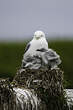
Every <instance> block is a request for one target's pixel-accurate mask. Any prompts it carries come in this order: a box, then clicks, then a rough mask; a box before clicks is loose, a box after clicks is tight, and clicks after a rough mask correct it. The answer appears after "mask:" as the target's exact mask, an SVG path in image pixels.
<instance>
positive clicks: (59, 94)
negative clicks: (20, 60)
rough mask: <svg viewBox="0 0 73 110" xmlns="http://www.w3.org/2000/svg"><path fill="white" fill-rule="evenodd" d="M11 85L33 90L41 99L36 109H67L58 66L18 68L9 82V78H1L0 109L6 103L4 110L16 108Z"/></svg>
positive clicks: (61, 76) (61, 74) (61, 73)
mask: <svg viewBox="0 0 73 110" xmlns="http://www.w3.org/2000/svg"><path fill="white" fill-rule="evenodd" d="M13 87H19V88H21V87H22V88H24V89H29V90H30V91H31V92H33V91H34V93H35V95H37V97H38V98H39V99H40V100H41V101H40V107H39V109H38V110H68V106H67V102H66V99H65V97H64V91H63V72H62V71H61V70H60V69H58V68H57V69H52V70H49V69H47V68H41V69H39V70H34V69H32V70H31V69H28V68H26V69H20V70H18V72H17V74H16V76H15V77H14V80H13V81H12V82H11V83H10V82H9V80H1V81H0V108H1V110H4V108H3V107H5V106H6V105H7V106H6V107H8V109H5V110H16V109H15V108H16V102H15V94H14V91H13V89H12V88H13ZM12 105H13V106H12ZM9 107H10V108H11V109H10V108H9Z"/></svg>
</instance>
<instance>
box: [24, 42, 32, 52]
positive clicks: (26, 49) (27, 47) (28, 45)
mask: <svg viewBox="0 0 73 110" xmlns="http://www.w3.org/2000/svg"><path fill="white" fill-rule="evenodd" d="M30 46H31V45H30V43H28V44H27V46H26V48H25V52H27V51H28V49H29V48H30Z"/></svg>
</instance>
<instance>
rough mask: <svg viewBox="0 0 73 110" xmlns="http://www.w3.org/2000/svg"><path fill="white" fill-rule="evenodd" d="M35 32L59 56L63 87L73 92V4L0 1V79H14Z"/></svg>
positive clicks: (64, 0) (68, 1) (59, 0)
mask: <svg viewBox="0 0 73 110" xmlns="http://www.w3.org/2000/svg"><path fill="white" fill-rule="evenodd" d="M36 30H41V31H43V32H45V34H46V38H47V40H48V46H49V47H50V48H52V49H54V50H55V51H56V52H57V53H58V54H59V55H60V56H61V60H62V64H61V65H60V68H61V69H62V70H63V71H64V79H65V80H64V86H65V87H66V88H73V0H30V1H29V0H0V77H2V78H7V77H9V78H10V79H12V78H13V77H14V75H15V74H16V72H17V70H18V69H19V68H20V66H21V60H22V58H23V54H24V49H25V46H26V45H27V43H28V42H29V41H30V40H31V39H32V37H33V34H34V32H35V31H36Z"/></svg>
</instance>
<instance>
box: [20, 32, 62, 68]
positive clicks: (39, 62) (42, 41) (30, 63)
mask: <svg viewBox="0 0 73 110" xmlns="http://www.w3.org/2000/svg"><path fill="white" fill-rule="evenodd" d="M60 63H61V60H60V56H59V55H58V54H57V53H56V52H55V51H54V50H53V49H50V48H48V42H47V40H46V37H45V34H44V32H42V31H36V32H35V33H34V35H33V39H32V40H31V41H30V42H29V43H28V44H27V46H26V48H25V52H24V55H23V59H22V65H21V67H22V68H29V69H39V68H44V67H48V68H49V69H53V68H56V67H57V66H58V65H59V64H60Z"/></svg>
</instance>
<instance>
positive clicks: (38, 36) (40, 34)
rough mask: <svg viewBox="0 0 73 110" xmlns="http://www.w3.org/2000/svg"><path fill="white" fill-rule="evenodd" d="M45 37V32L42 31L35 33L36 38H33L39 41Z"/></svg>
mask: <svg viewBox="0 0 73 110" xmlns="http://www.w3.org/2000/svg"><path fill="white" fill-rule="evenodd" d="M43 37H45V34H44V32H42V31H36V32H35V33H34V37H33V38H35V39H36V40H38V39H40V38H43Z"/></svg>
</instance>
